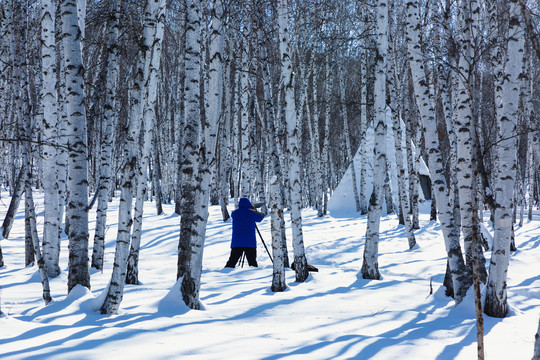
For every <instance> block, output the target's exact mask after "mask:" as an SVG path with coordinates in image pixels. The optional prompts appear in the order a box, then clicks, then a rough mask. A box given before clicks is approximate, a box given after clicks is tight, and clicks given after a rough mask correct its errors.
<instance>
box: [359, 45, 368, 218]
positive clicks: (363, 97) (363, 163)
mask: <svg viewBox="0 0 540 360" xmlns="http://www.w3.org/2000/svg"><path fill="white" fill-rule="evenodd" d="M367 61H368V60H367V55H366V52H364V53H363V56H362V59H360V71H361V73H362V83H361V84H360V87H361V88H360V126H361V127H362V131H361V134H362V137H361V138H360V152H361V160H360V189H359V192H360V193H359V196H360V214H362V215H365V214H367V213H368V208H367V197H366V191H367V190H366V188H367V184H366V182H367V166H368V165H367V160H366V159H367V158H368V156H367V155H368V148H367V141H366V134H367V129H368V128H369V124H368V117H367V102H368V98H367Z"/></svg>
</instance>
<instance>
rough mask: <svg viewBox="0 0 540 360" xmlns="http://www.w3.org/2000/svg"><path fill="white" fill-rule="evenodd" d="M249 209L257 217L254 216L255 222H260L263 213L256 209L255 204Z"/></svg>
mask: <svg viewBox="0 0 540 360" xmlns="http://www.w3.org/2000/svg"><path fill="white" fill-rule="evenodd" d="M250 210H251V211H253V212H254V213H255V214H257V215H258V217H255V221H256V222H261V221H262V219H264V217H265V215H264V214H263V213H262V212H259V211H257V208H256V207H255V206H253V205H252V206H251V208H250Z"/></svg>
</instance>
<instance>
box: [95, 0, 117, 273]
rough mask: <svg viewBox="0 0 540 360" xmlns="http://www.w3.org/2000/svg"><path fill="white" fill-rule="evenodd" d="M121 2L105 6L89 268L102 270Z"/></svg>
mask: <svg viewBox="0 0 540 360" xmlns="http://www.w3.org/2000/svg"><path fill="white" fill-rule="evenodd" d="M120 8H121V0H112V1H111V2H110V3H109V13H110V19H111V20H110V23H109V24H108V28H109V34H108V44H107V63H108V64H107V65H106V66H107V77H106V79H107V80H106V85H105V93H106V96H105V106H104V110H105V111H104V114H103V123H102V124H101V126H102V133H101V149H100V150H101V155H100V166H99V168H100V175H99V181H98V184H99V185H98V189H97V191H98V200H97V201H98V205H97V212H96V231H95V235H94V247H93V253H92V267H93V268H95V269H98V270H102V269H103V254H104V250H105V230H106V225H107V209H108V203H109V192H110V188H111V165H112V163H113V161H112V160H113V159H112V150H113V136H114V131H113V129H114V125H115V124H116V111H115V109H116V81H117V78H118V70H119V63H118V61H117V53H118V26H119V24H118V22H119V17H120Z"/></svg>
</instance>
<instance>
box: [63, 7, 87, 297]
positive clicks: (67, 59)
mask: <svg viewBox="0 0 540 360" xmlns="http://www.w3.org/2000/svg"><path fill="white" fill-rule="evenodd" d="M61 9H62V32H63V36H62V38H63V45H64V59H63V61H64V64H65V71H66V88H67V91H66V100H65V101H66V104H65V106H66V113H67V135H68V149H69V161H68V181H67V188H68V189H69V201H68V207H67V211H66V216H67V219H68V220H69V231H68V237H69V274H68V291H71V289H73V288H74V287H75V286H76V285H82V286H85V287H87V288H89V289H90V273H89V271H88V177H87V176H88V175H87V163H86V159H87V147H86V120H85V109H84V92H83V73H84V72H83V66H82V57H81V48H80V37H79V36H80V31H81V30H80V28H79V24H78V20H79V19H78V17H77V2H76V0H62V1H61Z"/></svg>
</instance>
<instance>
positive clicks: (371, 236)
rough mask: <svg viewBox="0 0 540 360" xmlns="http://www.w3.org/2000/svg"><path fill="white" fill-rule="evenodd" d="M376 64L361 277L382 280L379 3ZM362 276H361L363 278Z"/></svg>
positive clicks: (382, 32)
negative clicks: (370, 187) (370, 185)
mask: <svg viewBox="0 0 540 360" xmlns="http://www.w3.org/2000/svg"><path fill="white" fill-rule="evenodd" d="M376 24H377V25H376V27H375V29H376V46H377V50H376V63H375V85H374V89H373V96H374V105H373V106H374V121H375V144H374V149H373V154H374V161H373V192H372V193H371V198H370V200H369V207H368V219H367V229H366V237H365V245H364V255H363V260H362V269H361V270H360V274H361V275H362V277H363V278H364V279H375V280H379V279H380V277H381V275H380V273H379V262H378V256H379V224H380V217H381V211H382V202H383V196H384V194H383V185H384V177H385V168H386V89H385V86H386V85H385V84H386V56H387V55H386V54H387V52H388V33H387V31H388V3H387V2H386V1H385V0H382V1H379V2H378V4H377V10H376ZM360 274H359V275H360Z"/></svg>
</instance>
